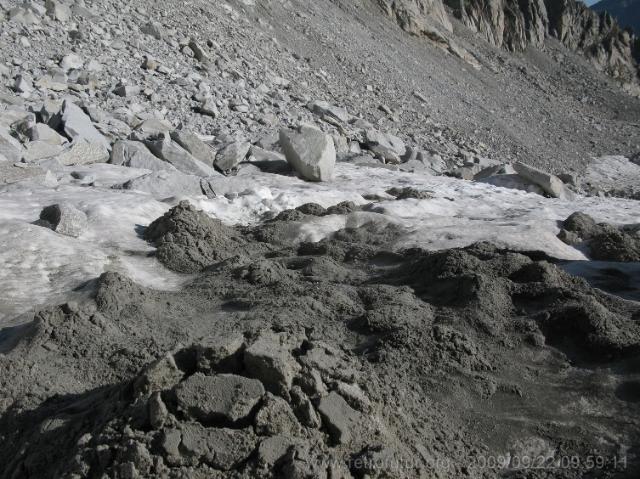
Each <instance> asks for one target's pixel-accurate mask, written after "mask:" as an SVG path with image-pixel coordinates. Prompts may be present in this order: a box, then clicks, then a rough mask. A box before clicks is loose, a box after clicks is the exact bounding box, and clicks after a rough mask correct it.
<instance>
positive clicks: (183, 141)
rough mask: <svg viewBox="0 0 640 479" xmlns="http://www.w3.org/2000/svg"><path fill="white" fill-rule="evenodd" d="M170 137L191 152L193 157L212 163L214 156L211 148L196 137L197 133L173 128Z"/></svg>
mask: <svg viewBox="0 0 640 479" xmlns="http://www.w3.org/2000/svg"><path fill="white" fill-rule="evenodd" d="M171 139H172V140H173V141H175V142H176V143H177V144H178V145H180V146H181V147H182V148H184V149H185V150H187V151H188V152H189V153H191V154H192V155H193V156H194V158H196V159H198V160H200V161H202V162H203V163H205V164H207V165H212V164H213V159H214V157H215V152H214V151H213V148H211V147H210V146H209V145H207V144H206V143H205V142H204V141H202V140H201V139H200V138H198V135H196V134H194V133H191V132H189V131H185V130H175V131H172V132H171Z"/></svg>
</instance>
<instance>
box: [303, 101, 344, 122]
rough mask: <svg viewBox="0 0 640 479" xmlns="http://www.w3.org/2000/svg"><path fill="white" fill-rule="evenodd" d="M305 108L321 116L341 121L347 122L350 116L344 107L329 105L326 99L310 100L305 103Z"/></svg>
mask: <svg viewBox="0 0 640 479" xmlns="http://www.w3.org/2000/svg"><path fill="white" fill-rule="evenodd" d="M307 108H308V109H309V110H311V111H312V112H313V113H315V114H316V115H319V116H321V117H323V118H327V119H330V120H337V121H340V122H343V123H346V122H348V121H349V119H350V118H351V115H349V113H348V112H347V110H346V109H344V108H340V107H338V106H334V105H331V104H330V103H328V102H326V101H320V100H316V101H312V102H310V103H309V104H308V105H307Z"/></svg>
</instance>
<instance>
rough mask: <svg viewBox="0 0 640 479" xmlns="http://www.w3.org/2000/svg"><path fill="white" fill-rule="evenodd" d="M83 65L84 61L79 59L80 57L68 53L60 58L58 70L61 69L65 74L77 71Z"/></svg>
mask: <svg viewBox="0 0 640 479" xmlns="http://www.w3.org/2000/svg"><path fill="white" fill-rule="evenodd" d="M83 65H84V60H83V59H82V58H81V57H80V55H76V54H75V53H69V54H68V55H65V56H64V57H62V60H60V68H62V69H63V70H64V71H65V72H67V71H69V70H79V69H80V68H82V66H83Z"/></svg>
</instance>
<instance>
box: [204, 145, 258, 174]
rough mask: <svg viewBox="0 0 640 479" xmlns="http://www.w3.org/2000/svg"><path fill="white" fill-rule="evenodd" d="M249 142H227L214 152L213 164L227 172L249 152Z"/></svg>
mask: <svg viewBox="0 0 640 479" xmlns="http://www.w3.org/2000/svg"><path fill="white" fill-rule="evenodd" d="M250 148H251V144H250V143H249V142H246V141H235V142H233V143H229V144H228V145H226V146H225V147H223V148H222V149H220V150H218V152H217V153H216V159H215V160H214V161H213V165H214V166H215V167H216V168H217V169H218V170H220V171H222V172H223V173H224V172H227V171H230V170H232V169H234V168H235V167H237V166H238V165H239V164H240V162H242V161H243V160H244V159H245V158H246V157H247V155H248V154H249V149H250Z"/></svg>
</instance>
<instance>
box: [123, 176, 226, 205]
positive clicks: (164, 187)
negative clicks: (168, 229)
mask: <svg viewBox="0 0 640 479" xmlns="http://www.w3.org/2000/svg"><path fill="white" fill-rule="evenodd" d="M204 187H207V189H206V190H204ZM120 188H122V189H125V190H136V191H143V192H146V193H149V194H150V195H151V196H153V197H154V198H157V199H164V198H169V197H173V196H199V195H202V194H204V195H206V196H207V197H211V198H215V193H214V194H213V195H211V191H212V189H211V188H208V182H207V179H206V178H201V177H199V176H195V175H185V174H184V173H181V172H179V171H177V170H175V171H170V170H161V171H154V172H152V173H149V174H147V175H143V176H139V177H137V178H134V179H132V180H129V181H127V182H126V183H124V184H122V185H121V186H120Z"/></svg>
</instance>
